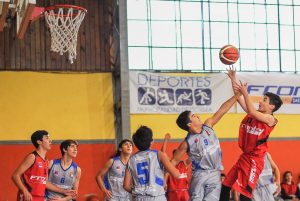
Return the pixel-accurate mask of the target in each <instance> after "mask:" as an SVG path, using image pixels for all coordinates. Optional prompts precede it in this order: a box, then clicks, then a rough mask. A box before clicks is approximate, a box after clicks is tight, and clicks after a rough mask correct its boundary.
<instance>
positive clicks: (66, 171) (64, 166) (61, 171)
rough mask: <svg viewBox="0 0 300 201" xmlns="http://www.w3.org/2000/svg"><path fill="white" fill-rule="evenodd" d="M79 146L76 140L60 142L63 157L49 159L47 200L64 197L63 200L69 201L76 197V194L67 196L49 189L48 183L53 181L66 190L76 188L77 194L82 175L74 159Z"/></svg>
mask: <svg viewBox="0 0 300 201" xmlns="http://www.w3.org/2000/svg"><path fill="white" fill-rule="evenodd" d="M77 147H78V143H77V142H76V141H74V140H65V141H63V142H62V143H61V144H60V152H61V155H62V157H61V158H59V159H55V160H51V161H49V177H48V182H47V186H46V187H47V190H46V195H45V200H52V199H54V198H63V200H65V201H68V200H72V199H76V195H73V196H72V195H68V196H66V195H64V194H62V193H59V192H56V191H53V190H51V189H48V185H49V183H51V184H53V185H55V186H57V187H59V188H61V189H64V190H74V191H75V194H77V191H78V188H79V180H80V176H81V169H80V167H79V166H78V165H77V164H76V163H75V162H74V161H73V160H74V159H75V158H76V156H77V152H78V149H77Z"/></svg>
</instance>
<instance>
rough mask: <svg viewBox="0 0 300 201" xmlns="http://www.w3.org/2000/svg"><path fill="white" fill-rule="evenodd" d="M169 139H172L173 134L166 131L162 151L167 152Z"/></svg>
mask: <svg viewBox="0 0 300 201" xmlns="http://www.w3.org/2000/svg"><path fill="white" fill-rule="evenodd" d="M169 139H171V135H170V133H166V134H165V138H164V142H163V145H162V146H161V149H160V150H161V152H164V153H166V150H167V144H168V141H169Z"/></svg>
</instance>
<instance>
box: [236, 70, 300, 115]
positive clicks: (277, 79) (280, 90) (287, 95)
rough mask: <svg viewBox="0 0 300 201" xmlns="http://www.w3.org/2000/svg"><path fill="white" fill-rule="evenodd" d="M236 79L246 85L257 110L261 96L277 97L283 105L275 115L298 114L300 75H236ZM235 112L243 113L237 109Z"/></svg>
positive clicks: (299, 105)
mask: <svg viewBox="0 0 300 201" xmlns="http://www.w3.org/2000/svg"><path fill="white" fill-rule="evenodd" d="M237 79H238V80H241V81H243V82H247V83H248V92H249V95H250V97H251V99H252V101H253V102H254V103H255V105H256V108H258V103H259V101H261V100H262V96H263V94H265V93H266V92H272V93H275V94H277V95H279V96H280V97H281V99H282V101H283V103H284V104H283V105H282V106H281V108H280V109H279V110H278V111H277V112H276V113H282V114H300V75H297V74H284V73H237ZM237 112H243V110H242V108H241V107H237Z"/></svg>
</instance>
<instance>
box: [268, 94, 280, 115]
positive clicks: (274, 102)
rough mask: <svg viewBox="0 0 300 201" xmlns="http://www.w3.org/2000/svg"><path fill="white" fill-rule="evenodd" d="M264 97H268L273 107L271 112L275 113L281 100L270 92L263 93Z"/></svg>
mask: <svg viewBox="0 0 300 201" xmlns="http://www.w3.org/2000/svg"><path fill="white" fill-rule="evenodd" d="M265 96H268V97H269V99H270V104H271V105H274V106H275V107H274V109H273V111H272V112H276V111H277V110H278V109H279V108H280V107H281V105H282V100H281V98H280V97H279V96H278V95H277V94H274V93H271V92H267V93H265Z"/></svg>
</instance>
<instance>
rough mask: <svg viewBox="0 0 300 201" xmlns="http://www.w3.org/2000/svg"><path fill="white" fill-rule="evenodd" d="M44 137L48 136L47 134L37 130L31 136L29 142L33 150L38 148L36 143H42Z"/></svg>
mask: <svg viewBox="0 0 300 201" xmlns="http://www.w3.org/2000/svg"><path fill="white" fill-rule="evenodd" d="M44 135H48V132H47V131H45V130H37V131H35V132H34V133H32V135H31V142H32V144H33V146H34V147H35V148H38V147H39V144H38V143H37V141H38V140H40V141H42V140H43V137H44Z"/></svg>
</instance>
